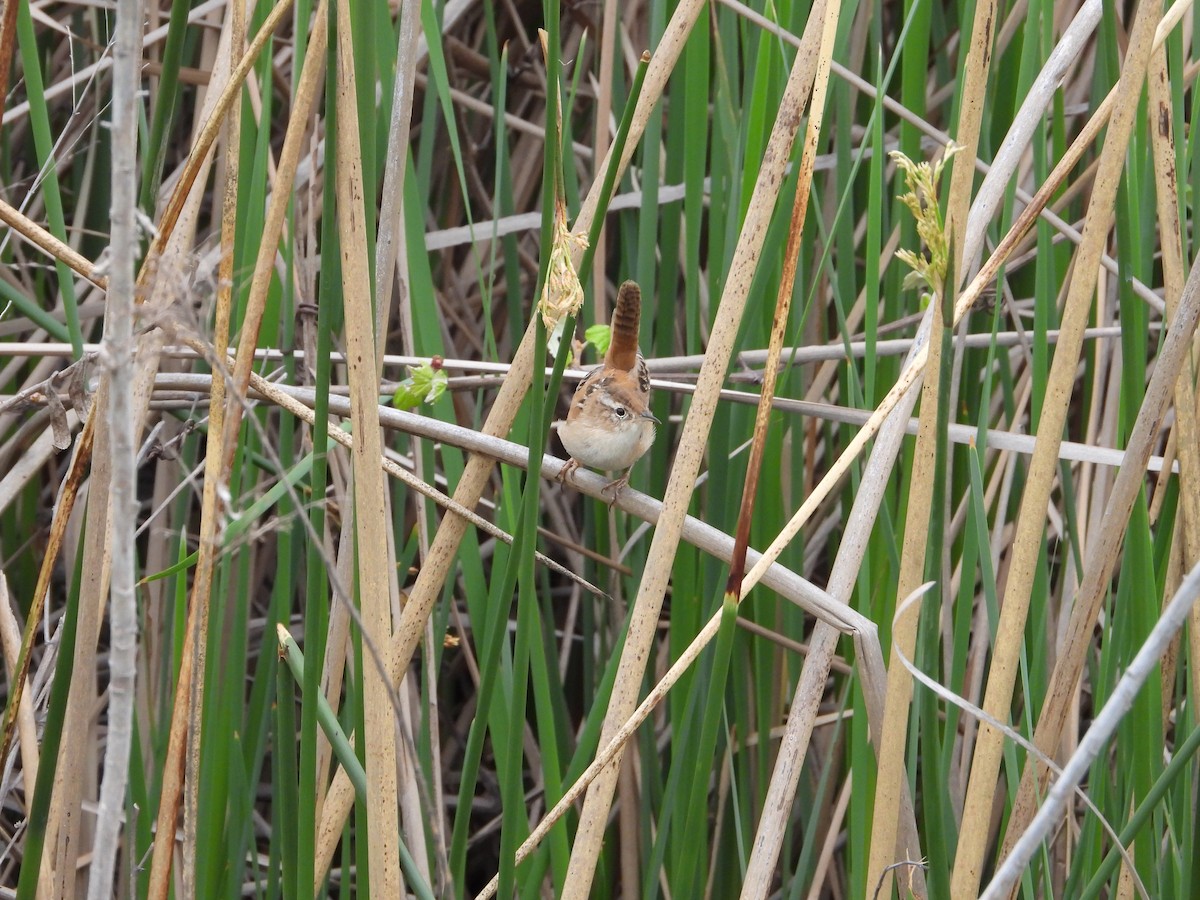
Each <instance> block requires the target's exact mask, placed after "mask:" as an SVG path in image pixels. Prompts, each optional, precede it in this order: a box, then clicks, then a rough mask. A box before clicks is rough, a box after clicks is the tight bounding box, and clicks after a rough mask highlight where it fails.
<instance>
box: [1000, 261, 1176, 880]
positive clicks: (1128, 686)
mask: <svg viewBox="0 0 1200 900" xmlns="http://www.w3.org/2000/svg"><path fill="white" fill-rule="evenodd" d="M1198 273H1200V269H1198V268H1197V267H1193V269H1192V275H1191V276H1189V279H1188V280H1189V282H1191V281H1193V280H1196V285H1194V286H1193V285H1191V284H1189V287H1188V288H1187V289H1185V290H1186V292H1187V293H1188V294H1190V295H1191V296H1189V297H1188V300H1187V301H1185V303H1184V305H1185V306H1186V305H1192V307H1193V308H1192V310H1191V312H1190V313H1189V315H1188V317H1189V318H1190V319H1191V325H1192V328H1193V329H1194V328H1195V325H1196V318H1197V312H1200V305H1197V304H1195V297H1196V295H1197V294H1200V290H1197V288H1200V280H1197V279H1195V276H1196V275H1197V274H1198ZM1180 324H1182V323H1180ZM1185 341H1186V342H1187V343H1190V342H1191V338H1190V336H1189V337H1187V338H1185V339H1184V340H1181V341H1180V342H1179V343H1180V344H1182V343H1184V342H1185ZM1186 353H1187V351H1186V349H1180V350H1178V351H1177V358H1176V362H1178V363H1179V364H1180V365H1182V361H1183V358H1184V357H1185V356H1186ZM1163 381H1166V379H1163ZM1161 387H1162V395H1161V399H1162V402H1163V403H1164V404H1165V403H1166V402H1167V401H1168V399H1169V395H1170V388H1171V386H1170V384H1169V383H1168V384H1164V385H1162V386H1161ZM1143 409H1144V407H1143ZM1139 418H1140V416H1139ZM1198 596H1200V565H1197V566H1195V567H1193V568H1192V570H1191V571H1190V572H1189V573H1188V576H1187V578H1185V579H1184V581H1183V583H1182V584H1181V585H1180V587H1179V590H1178V591H1176V593H1175V596H1174V597H1173V598H1172V599H1171V601H1170V602H1169V603H1168V604H1167V606H1166V609H1165V610H1164V611H1163V614H1162V616H1161V617H1160V618H1159V620H1158V622H1157V623H1155V626H1154V629H1153V630H1152V631H1151V632H1150V635H1149V636H1148V637H1147V638H1146V641H1145V642H1144V643H1143V644H1142V647H1141V649H1139V650H1138V652H1137V655H1136V656H1135V657H1134V658H1133V660H1132V661H1131V662H1130V663H1129V666H1128V667H1127V668H1126V670H1125V672H1124V674H1122V676H1121V680H1120V681H1119V682H1118V683H1117V685H1116V687H1115V688H1114V690H1113V693H1112V695H1111V696H1110V697H1109V700H1108V702H1107V703H1105V705H1104V707H1103V709H1101V711H1100V712H1099V713H1098V714H1097V715H1096V718H1095V720H1094V721H1093V722H1092V726H1091V728H1089V729H1088V732H1087V734H1086V735H1084V737H1083V740H1082V741H1081V742H1080V744H1079V749H1078V750H1077V751H1076V752H1075V753H1074V754H1073V755H1072V757H1071V759H1070V760H1068V762H1067V764H1066V765H1064V766H1063V772H1062V776H1061V777H1060V778H1059V779H1058V780H1057V781H1056V782H1055V783H1054V785H1053V786H1052V787H1051V788H1050V792H1049V794H1048V796H1047V797H1046V802H1045V804H1043V806H1042V808H1041V809H1040V810H1038V814H1037V817H1036V818H1035V819H1034V821H1033V822H1032V824H1031V825H1030V827H1029V830H1028V832H1027V833H1026V834H1024V835H1022V836H1021V839H1020V840H1019V841H1018V842H1017V844H1016V846H1014V848H1013V851H1012V853H1011V855H1010V857H1009V859H1006V860H1005V861H1004V862H1003V863H1002V864H1001V866H1000V868H999V869H998V870H997V871H996V875H995V877H994V878H993V879H992V883H991V884H989V885H988V887H987V890H986V891H984V893H983V894H982V897H983V898H984V900H1001V898H1003V897H1005V896H1011V895H1012V894H1013V893H1015V892H1016V889H1017V885H1018V883H1019V882H1020V878H1021V872H1022V871H1024V869H1025V866H1026V865H1027V864H1028V862H1029V860H1030V859H1031V858H1032V857H1033V854H1034V853H1036V852H1037V848H1038V846H1039V845H1040V844H1041V842H1042V841H1043V840H1045V839H1046V837H1048V836H1049V833H1050V831H1051V829H1053V828H1054V827H1055V825H1056V823H1057V822H1058V820H1059V818H1060V817H1061V815H1062V812H1063V810H1064V809H1065V808H1066V807H1067V804H1068V802H1069V800H1070V797H1071V794H1072V792H1073V791H1074V790H1075V788H1076V785H1078V784H1079V782H1080V781H1082V780H1083V778H1084V776H1085V775H1086V774H1087V772H1088V770H1089V768H1091V765H1092V763H1093V762H1094V761H1095V759H1096V757H1097V756H1099V754H1100V752H1101V751H1102V750H1103V749H1104V746H1105V744H1106V743H1107V742H1108V739H1109V738H1110V737H1112V735H1113V734H1114V733H1115V732H1116V730H1117V727H1118V726H1119V725H1120V724H1121V721H1122V720H1123V719H1124V718H1125V716H1126V714H1127V713H1128V712H1129V710H1130V709H1131V708H1132V707H1133V702H1134V699H1135V697H1136V696H1137V693H1138V691H1139V690H1140V689H1141V687H1142V685H1144V684H1145V683H1146V681H1147V680H1149V679H1150V677H1151V676H1152V674H1153V672H1154V669H1155V667H1156V666H1157V665H1158V660H1159V659H1160V658H1161V656H1162V654H1163V653H1164V652H1165V651H1166V647H1167V645H1168V644H1169V643H1170V642H1171V640H1172V639H1173V638H1174V635H1175V633H1176V632H1177V631H1178V630H1179V629H1180V628H1181V627H1182V625H1183V623H1184V621H1185V620H1186V619H1187V618H1188V617H1189V611H1190V610H1191V609H1194V608H1195V605H1196V598H1197V597H1198Z"/></svg>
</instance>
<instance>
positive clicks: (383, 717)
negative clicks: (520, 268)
mask: <svg viewBox="0 0 1200 900" xmlns="http://www.w3.org/2000/svg"><path fill="white" fill-rule="evenodd" d="M337 17H338V47H337V60H338V73H337V75H338V77H337V93H338V98H337V105H338V115H339V117H341V118H340V119H339V124H338V129H337V151H338V152H337V172H336V176H337V219H338V235H339V238H340V246H341V251H342V304H343V308H344V309H345V315H346V343H347V350H348V356H349V367H348V370H347V374H348V377H349V382H350V411H351V419H352V422H353V428H354V437H355V440H354V453H353V456H352V459H353V467H354V507H353V509H354V531H355V534H356V536H357V538H358V544H357V555H356V559H357V570H358V579H357V581H358V597H359V603H360V606H361V609H362V619H363V629H364V642H365V641H366V639H367V638H369V639H370V640H371V642H372V643H373V644H374V645H375V646H376V647H380V648H387V647H388V646H389V645H390V642H391V641H390V639H391V636H392V625H391V621H392V612H391V611H392V601H393V599H394V598H393V597H392V591H391V585H390V584H389V578H388V573H389V572H390V571H391V570H392V568H393V566H392V561H391V559H389V557H388V539H387V532H388V530H389V529H390V527H391V523H390V522H389V520H388V517H387V505H386V503H385V497H386V496H387V492H386V489H385V485H384V481H383V471H382V470H381V469H380V467H379V458H380V456H381V455H382V451H383V448H382V441H381V440H380V434H379V404H378V399H377V398H378V397H379V377H378V374H377V373H378V367H377V365H376V362H375V314H374V309H373V307H372V304H371V272H370V265H369V263H368V260H367V242H368V241H369V240H370V238H369V236H368V234H367V229H366V219H365V211H364V209H363V206H362V197H363V196H364V194H363V173H362V155H361V154H362V150H361V148H360V146H359V126H358V101H357V97H358V88H357V83H356V79H355V72H354V65H353V59H354V47H353V43H352V40H353V38H352V31H351V24H350V22H351V20H350V4H349V0H338V6H337ZM384 652H385V656H386V649H385V651H384ZM377 663H378V664H377V665H364V666H363V667H362V671H361V672H360V677H361V679H362V690H363V710H364V712H363V728H364V735H363V746H364V750H365V754H366V765H365V768H366V772H367V790H368V798H367V824H368V830H367V848H368V857H369V860H370V888H371V895H372V896H373V897H397V896H400V893H401V883H402V880H401V873H400V833H399V822H398V820H397V817H396V811H397V808H398V799H397V785H396V724H395V721H394V711H393V709H392V701H391V690H390V688H391V684H390V679H389V676H388V665H387V661H386V659H385V660H378V661H377Z"/></svg>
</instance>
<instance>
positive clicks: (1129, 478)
mask: <svg viewBox="0 0 1200 900" xmlns="http://www.w3.org/2000/svg"><path fill="white" fill-rule="evenodd" d="M1139 13H1140V11H1139ZM1137 26H1138V23H1137V22H1135V25H1134V30H1133V37H1131V41H1130V47H1131V53H1132V52H1133V49H1134V48H1135V47H1137V48H1138V49H1139V50H1141V49H1142V48H1141V47H1140V46H1139V45H1138V44H1136V43H1135V42H1134V41H1135V38H1137V37H1141V35H1140V33H1139V31H1138V27H1137ZM1146 43H1147V44H1148V43H1149V42H1148V41H1147V42H1146ZM1146 58H1147V59H1148V54H1146ZM1114 127H1116V126H1115V125H1114ZM1198 319H1200V265H1197V266H1194V267H1193V269H1192V274H1191V275H1190V276H1189V278H1188V283H1187V285H1186V286H1185V288H1184V291H1183V295H1182V296H1181V298H1180V302H1179V307H1178V309H1177V310H1176V313H1175V315H1174V316H1173V317H1172V321H1171V326H1170V328H1168V330H1167V334H1166V338H1165V339H1164V341H1163V344H1162V349H1161V350H1160V352H1159V355H1158V359H1157V362H1156V365H1155V367H1154V373H1153V375H1151V378H1150V383H1149V384H1148V385H1147V386H1146V392H1145V398H1144V400H1143V402H1142V406H1141V408H1140V409H1139V410H1138V415H1137V419H1136V420H1135V422H1134V424H1133V427H1132V429H1131V432H1130V439H1129V445H1128V448H1127V450H1126V453H1127V460H1128V465H1126V466H1123V467H1122V468H1121V470H1120V471H1119V472H1118V473H1117V477H1116V480H1115V481H1114V482H1113V486H1112V491H1111V493H1110V494H1109V497H1108V502H1107V503H1106V504H1105V506H1104V512H1103V517H1102V519H1101V521H1102V523H1103V524H1102V525H1101V527H1100V528H1099V529H1098V531H1099V533H1098V534H1097V535H1094V536H1093V537H1092V538H1091V541H1090V542H1089V547H1088V551H1087V557H1086V559H1085V562H1084V568H1083V573H1084V575H1083V580H1082V582H1081V584H1080V586H1079V590H1078V592H1077V593H1076V595H1075V597H1074V600H1073V602H1072V603H1071V606H1070V609H1071V618H1070V622H1069V624H1068V626H1067V633H1066V639H1065V641H1064V643H1063V646H1062V649H1061V652H1060V654H1059V656H1058V659H1057V661H1056V662H1055V666H1054V672H1053V673H1052V675H1051V679H1050V684H1049V687H1048V688H1047V693H1046V698H1045V701H1044V702H1043V705H1042V711H1041V714H1040V716H1039V719H1038V726H1037V730H1036V731H1035V734H1034V739H1035V742H1036V744H1037V746H1038V748H1039V749H1040V750H1041V751H1042V752H1043V753H1044V754H1045V755H1047V756H1049V755H1050V754H1051V753H1053V751H1054V748H1055V747H1057V746H1058V742H1059V739H1060V737H1061V735H1062V729H1063V726H1064V723H1065V722H1066V719H1067V708H1068V706H1069V704H1070V702H1071V699H1072V698H1073V696H1074V694H1075V689H1076V685H1077V683H1078V681H1079V676H1080V673H1081V672H1082V670H1083V664H1084V661H1085V657H1086V654H1087V652H1088V650H1089V648H1090V646H1091V643H1092V634H1093V631H1094V628H1095V623H1096V619H1097V617H1098V615H1099V612H1100V607H1101V604H1102V602H1103V599H1104V595H1105V592H1106V591H1107V589H1108V585H1109V582H1110V579H1111V577H1112V571H1113V568H1114V567H1115V566H1116V562H1117V557H1118V555H1119V553H1118V551H1119V549H1120V546H1121V541H1122V539H1123V538H1124V534H1125V526H1126V523H1127V522H1128V519H1129V514H1130V511H1131V510H1132V508H1133V504H1134V501H1135V500H1136V499H1137V495H1138V493H1139V491H1141V489H1142V483H1143V478H1142V475H1141V473H1140V472H1138V471H1137V464H1138V461H1139V460H1143V459H1145V458H1147V457H1148V456H1149V453H1150V451H1151V449H1152V447H1153V446H1154V443H1155V441H1156V440H1157V438H1158V430H1159V426H1160V425H1161V423H1162V418H1163V415H1164V414H1165V411H1166V408H1167V406H1168V404H1169V402H1170V399H1171V396H1172V394H1173V392H1174V390H1175V386H1176V384H1177V383H1178V381H1179V380H1180V373H1181V372H1182V371H1183V365H1184V362H1185V361H1186V360H1187V358H1188V355H1189V353H1190V350H1191V345H1192V338H1193V335H1194V332H1195V330H1196V323H1197V320H1198ZM1035 459H1036V457H1035ZM1045 777H1046V776H1045V774H1043V771H1042V767H1041V765H1040V764H1038V763H1036V762H1032V763H1031V762H1027V763H1026V766H1025V771H1024V775H1023V776H1022V779H1021V785H1020V788H1019V790H1018V792H1017V799H1016V802H1015V803H1014V804H1013V812H1012V815H1011V817H1010V820H1009V826H1008V832H1007V833H1006V836H1005V851H1006V853H1007V852H1008V851H1009V850H1011V848H1012V846H1013V845H1014V844H1015V842H1016V841H1017V839H1018V838H1019V837H1020V835H1021V833H1022V832H1023V831H1024V828H1025V826H1026V825H1027V824H1028V822H1029V821H1030V819H1031V818H1032V816H1033V806H1034V804H1035V803H1036V797H1035V793H1038V792H1040V786H1041V784H1042V782H1043V780H1044V778H1045Z"/></svg>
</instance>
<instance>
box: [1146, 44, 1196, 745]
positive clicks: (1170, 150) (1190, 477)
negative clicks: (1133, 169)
mask: <svg viewBox="0 0 1200 900" xmlns="http://www.w3.org/2000/svg"><path fill="white" fill-rule="evenodd" d="M1150 67H1151V69H1150V77H1149V79H1148V80H1147V83H1146V86H1147V89H1148V92H1149V99H1150V108H1149V109H1148V111H1147V115H1148V116H1149V117H1150V123H1151V127H1150V129H1149V131H1150V138H1151V149H1152V150H1153V153H1154V194H1155V198H1156V201H1157V204H1158V229H1159V235H1160V238H1159V246H1160V247H1161V248H1162V268H1163V294H1164V299H1165V301H1166V308H1167V315H1168V316H1174V315H1175V312H1176V310H1177V309H1178V306H1179V297H1180V294H1181V293H1182V291H1183V284H1184V277H1185V276H1184V261H1183V235H1182V234H1181V233H1180V227H1179V201H1178V197H1179V194H1178V193H1177V191H1178V188H1179V179H1178V174H1179V173H1178V172H1177V171H1176V169H1175V159H1176V156H1175V135H1174V133H1173V130H1172V123H1173V121H1174V118H1173V110H1172V107H1171V92H1170V90H1168V87H1169V81H1168V74H1167V50H1166V47H1162V46H1160V47H1159V48H1158V49H1157V50H1155V52H1154V57H1153V59H1152V60H1151V61H1150ZM1195 365H1196V353H1195V348H1193V352H1192V357H1191V366H1187V367H1185V369H1184V372H1183V373H1182V374H1181V375H1180V377H1179V382H1178V383H1177V384H1176V385H1175V427H1174V428H1173V429H1172V431H1171V436H1172V437H1173V438H1175V439H1176V448H1177V451H1176V452H1177V454H1178V457H1179V501H1180V503H1181V504H1182V506H1183V516H1182V519H1183V522H1182V523H1181V525H1180V526H1179V527H1181V529H1182V536H1183V541H1182V547H1183V552H1184V557H1183V559H1182V560H1181V565H1182V569H1184V570H1187V571H1190V570H1191V569H1192V567H1193V566H1195V565H1196V563H1197V562H1200V431H1198V430H1197V425H1196V386H1195V384H1194V382H1193V377H1194V374H1193V373H1194V371H1195ZM1159 483H1160V484H1161V485H1164V486H1165V485H1166V483H1167V479H1166V478H1165V477H1163V478H1161V479H1160V481H1159ZM1175 545H1176V542H1174V541H1173V542H1172V546H1175ZM1180 575H1181V573H1180V572H1176V574H1175V578H1178V577H1180ZM1172 587H1173V583H1172V582H1169V583H1168V585H1167V591H1166V592H1167V593H1170V591H1171V588H1172ZM1188 638H1189V642H1190V650H1191V653H1190V654H1189V655H1190V658H1191V659H1200V609H1193V610H1192V614H1191V617H1190V618H1189V621H1188ZM1177 653H1178V649H1176V650H1175V653H1174V654H1172V657H1171V660H1164V669H1163V678H1162V681H1163V690H1164V693H1168V692H1169V691H1170V688H1169V687H1168V686H1169V685H1171V684H1172V683H1173V682H1174V681H1175V679H1174V677H1173V672H1174V667H1173V660H1174V656H1175V654H1177ZM1168 662H1170V663H1171V664H1170V665H1168ZM1189 672H1190V674H1191V678H1192V681H1191V685H1190V687H1191V692H1192V696H1195V697H1200V666H1192V667H1190V669H1189ZM1163 721H1166V718H1164V719H1163Z"/></svg>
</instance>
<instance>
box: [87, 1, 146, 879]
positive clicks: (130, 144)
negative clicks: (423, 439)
mask: <svg viewBox="0 0 1200 900" xmlns="http://www.w3.org/2000/svg"><path fill="white" fill-rule="evenodd" d="M116 17H117V21H116V33H115V41H114V46H113V87H112V90H113V104H112V135H113V141H112V170H111V189H112V205H111V209H110V216H111V223H112V230H111V233H110V238H109V248H110V250H111V257H110V260H109V266H110V273H109V278H108V284H109V290H108V296H107V308H106V310H105V316H104V344H103V350H102V351H101V354H100V356H101V359H102V360H103V362H104V363H105V364H106V365H105V369H106V372H107V374H108V378H109V385H110V394H109V406H108V417H107V421H106V426H107V430H108V435H109V438H108V439H109V446H110V447H111V449H112V459H111V461H110V463H109V464H110V466H111V472H112V476H111V483H110V485H109V497H110V503H111V509H110V511H109V522H110V527H111V532H110V534H109V535H108V537H109V553H110V554H111V559H112V562H111V566H112V576H111V583H110V592H111V598H110V600H111V602H110V607H109V610H110V611H109V645H110V646H109V654H108V667H109V683H108V727H107V730H106V733H105V752H104V776H103V780H102V782H101V785H100V800H99V804H98V808H97V817H96V833H95V839H94V841H93V842H92V865H91V870H90V872H89V873H88V893H87V895H88V900H105V898H108V897H111V896H112V893H113V874H114V871H115V869H116V857H117V848H118V844H119V841H120V836H121V826H122V823H123V820H124V816H123V812H124V810H125V790H126V786H127V785H128V782H129V757H130V749H131V744H132V740H133V724H134V723H133V706H134V692H135V689H136V683H137V647H138V612H137V597H136V595H135V591H136V587H135V580H136V571H135V570H136V565H137V561H136V547H137V543H136V531H137V514H138V501H137V483H136V482H137V472H136V456H137V448H136V446H135V441H136V437H137V434H136V433H137V431H138V419H137V418H135V416H134V406H135V404H136V399H135V397H134V375H135V371H136V369H135V361H134V357H133V351H134V346H135V340H134V335H133V321H134V305H135V304H134V280H135V271H134V269H135V266H136V264H137V263H136V257H137V249H138V227H137V221H136V214H137V121H136V113H135V110H136V108H137V101H136V96H137V90H138V80H139V76H140V73H139V69H140V60H139V58H138V57H139V54H140V50H141V41H140V40H139V36H140V34H141V31H142V4H141V2H140V0H119V2H118V4H117V11H116ZM147 399H148V395H147Z"/></svg>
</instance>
